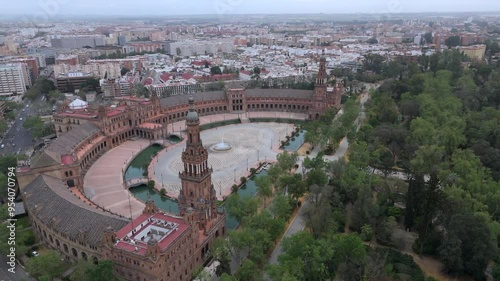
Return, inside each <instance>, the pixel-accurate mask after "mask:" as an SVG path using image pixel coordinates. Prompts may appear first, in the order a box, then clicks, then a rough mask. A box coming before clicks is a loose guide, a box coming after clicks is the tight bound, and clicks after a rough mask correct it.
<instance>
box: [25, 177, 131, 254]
mask: <svg viewBox="0 0 500 281" xmlns="http://www.w3.org/2000/svg"><path fill="white" fill-rule="evenodd" d="M23 197H24V202H25V206H26V209H27V211H28V212H31V213H32V214H34V215H36V217H37V218H38V219H39V220H40V221H41V222H42V223H43V224H45V225H49V226H51V227H52V228H53V229H56V230H57V231H58V232H60V233H62V234H65V235H67V236H68V237H72V238H74V239H76V240H78V241H81V242H84V243H88V244H90V245H94V246H97V245H98V244H99V243H100V242H101V240H102V235H103V231H104V230H105V229H106V228H107V227H111V228H112V229H114V230H118V229H121V228H123V227H124V226H125V225H126V224H127V223H128V222H129V221H128V220H127V219H125V218H121V217H118V216H115V215H112V214H110V213H107V212H104V211H102V210H101V209H98V208H96V207H95V206H91V205H89V204H86V203H85V202H83V201H81V200H80V199H79V198H78V197H77V196H75V194H73V193H71V191H70V190H69V189H68V187H67V186H66V185H65V184H64V183H63V182H62V181H61V180H60V179H57V178H54V177H51V176H46V175H40V176H38V177H37V178H35V180H33V181H32V182H31V183H30V184H28V185H27V186H26V187H25V189H24V192H23Z"/></svg>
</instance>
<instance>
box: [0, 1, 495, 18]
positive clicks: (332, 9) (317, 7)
mask: <svg viewBox="0 0 500 281" xmlns="http://www.w3.org/2000/svg"><path fill="white" fill-rule="evenodd" d="M176 3H178V2H176V1H173V0H165V1H161V2H160V1H153V0H143V1H141V3H140V5H138V4H136V2H125V3H124V2H123V1H117V0H110V1H107V2H105V3H104V4H103V2H102V1H99V0H85V1H84V0H75V1H71V2H70V1H68V0H51V1H43V2H42V1H37V0H26V1H23V3H22V5H21V3H16V2H9V3H4V5H3V7H2V10H3V11H2V12H1V14H2V15H14V14H30V13H48V14H51V15H54V16H62V15H75V16H78V15H97V16H99V15H130V16H147V15H156V16H158V15H165V16H168V15H201V14H314V13H324V14H399V13H425V12H439V13H447V12H450V13H454V12H490V11H500V3H498V2H493V1H488V0H479V1H475V2H470V1H465V0H458V1H451V0H445V1H439V2H437V1H431V0H422V1H419V2H410V1H403V0H375V1H369V0H359V1H357V2H356V5H353V4H352V3H345V2H340V1H327V0H275V1H264V0H255V1H248V0H211V1H206V0H192V1H188V2H183V4H182V6H175V5H176Z"/></svg>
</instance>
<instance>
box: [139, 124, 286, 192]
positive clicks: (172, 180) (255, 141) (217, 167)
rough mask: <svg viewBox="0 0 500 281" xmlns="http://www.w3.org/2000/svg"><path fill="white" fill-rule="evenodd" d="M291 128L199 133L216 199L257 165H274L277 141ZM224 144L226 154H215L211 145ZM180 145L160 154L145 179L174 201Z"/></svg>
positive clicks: (252, 126) (226, 128) (178, 183)
mask: <svg viewBox="0 0 500 281" xmlns="http://www.w3.org/2000/svg"><path fill="white" fill-rule="evenodd" d="M293 129H294V125H293V124H284V123H246V124H238V125H229V126H224V127H218V128H215V129H211V130H206V131H202V132H201V138H202V141H203V145H204V146H205V147H206V148H207V150H208V153H209V156H208V164H209V166H211V167H212V168H213V174H212V183H213V185H214V188H215V190H216V192H217V198H218V199H219V200H222V199H223V198H224V197H226V196H227V195H229V194H230V193H231V186H232V185H233V184H239V183H240V178H241V177H243V176H248V175H249V174H250V169H251V168H257V167H258V165H259V162H274V161H276V156H277V155H278V154H279V153H280V152H281V150H280V149H279V146H280V143H281V140H284V139H285V138H286V135H290V134H291V132H292V131H293ZM221 142H224V143H225V144H228V145H230V146H231V149H230V150H227V151H217V150H215V149H214V148H213V146H214V145H216V144H218V143H221ZM184 147H185V143H184V142H182V143H180V144H177V145H175V146H173V147H172V146H171V147H168V148H166V149H164V150H162V151H161V152H160V153H159V154H158V155H157V156H156V157H155V158H154V159H153V161H151V164H150V166H149V169H148V174H149V177H150V178H152V179H154V180H155V182H156V186H155V188H156V189H157V190H160V189H161V188H164V189H165V190H166V193H167V195H168V196H169V197H173V198H177V196H178V195H179V191H180V188H181V181H180V178H179V172H181V171H182V169H183V164H182V161H181V154H182V151H183V149H184Z"/></svg>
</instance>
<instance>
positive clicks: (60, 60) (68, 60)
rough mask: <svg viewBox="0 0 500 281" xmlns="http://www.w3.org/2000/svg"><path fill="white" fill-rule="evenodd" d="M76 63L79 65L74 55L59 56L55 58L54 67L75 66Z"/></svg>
mask: <svg viewBox="0 0 500 281" xmlns="http://www.w3.org/2000/svg"><path fill="white" fill-rule="evenodd" d="M78 63H79V62H78V56H76V55H69V56H64V55H60V56H58V57H57V58H56V65H59V64H67V65H77V64H78Z"/></svg>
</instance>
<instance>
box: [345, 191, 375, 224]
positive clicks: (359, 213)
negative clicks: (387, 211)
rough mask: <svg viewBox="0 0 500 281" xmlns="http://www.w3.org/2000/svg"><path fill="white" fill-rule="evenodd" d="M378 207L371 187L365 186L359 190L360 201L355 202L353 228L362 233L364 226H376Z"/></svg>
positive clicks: (352, 217)
mask: <svg viewBox="0 0 500 281" xmlns="http://www.w3.org/2000/svg"><path fill="white" fill-rule="evenodd" d="M376 214H377V206H376V205H375V200H374V199H373V195H372V191H371V189H370V187H368V186H364V187H362V188H361V189H360V190H359V194H358V199H357V200H356V202H354V205H353V208H352V216H351V227H352V228H353V229H354V230H356V231H360V230H361V227H362V226H363V225H366V224H367V225H375V215H376Z"/></svg>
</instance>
